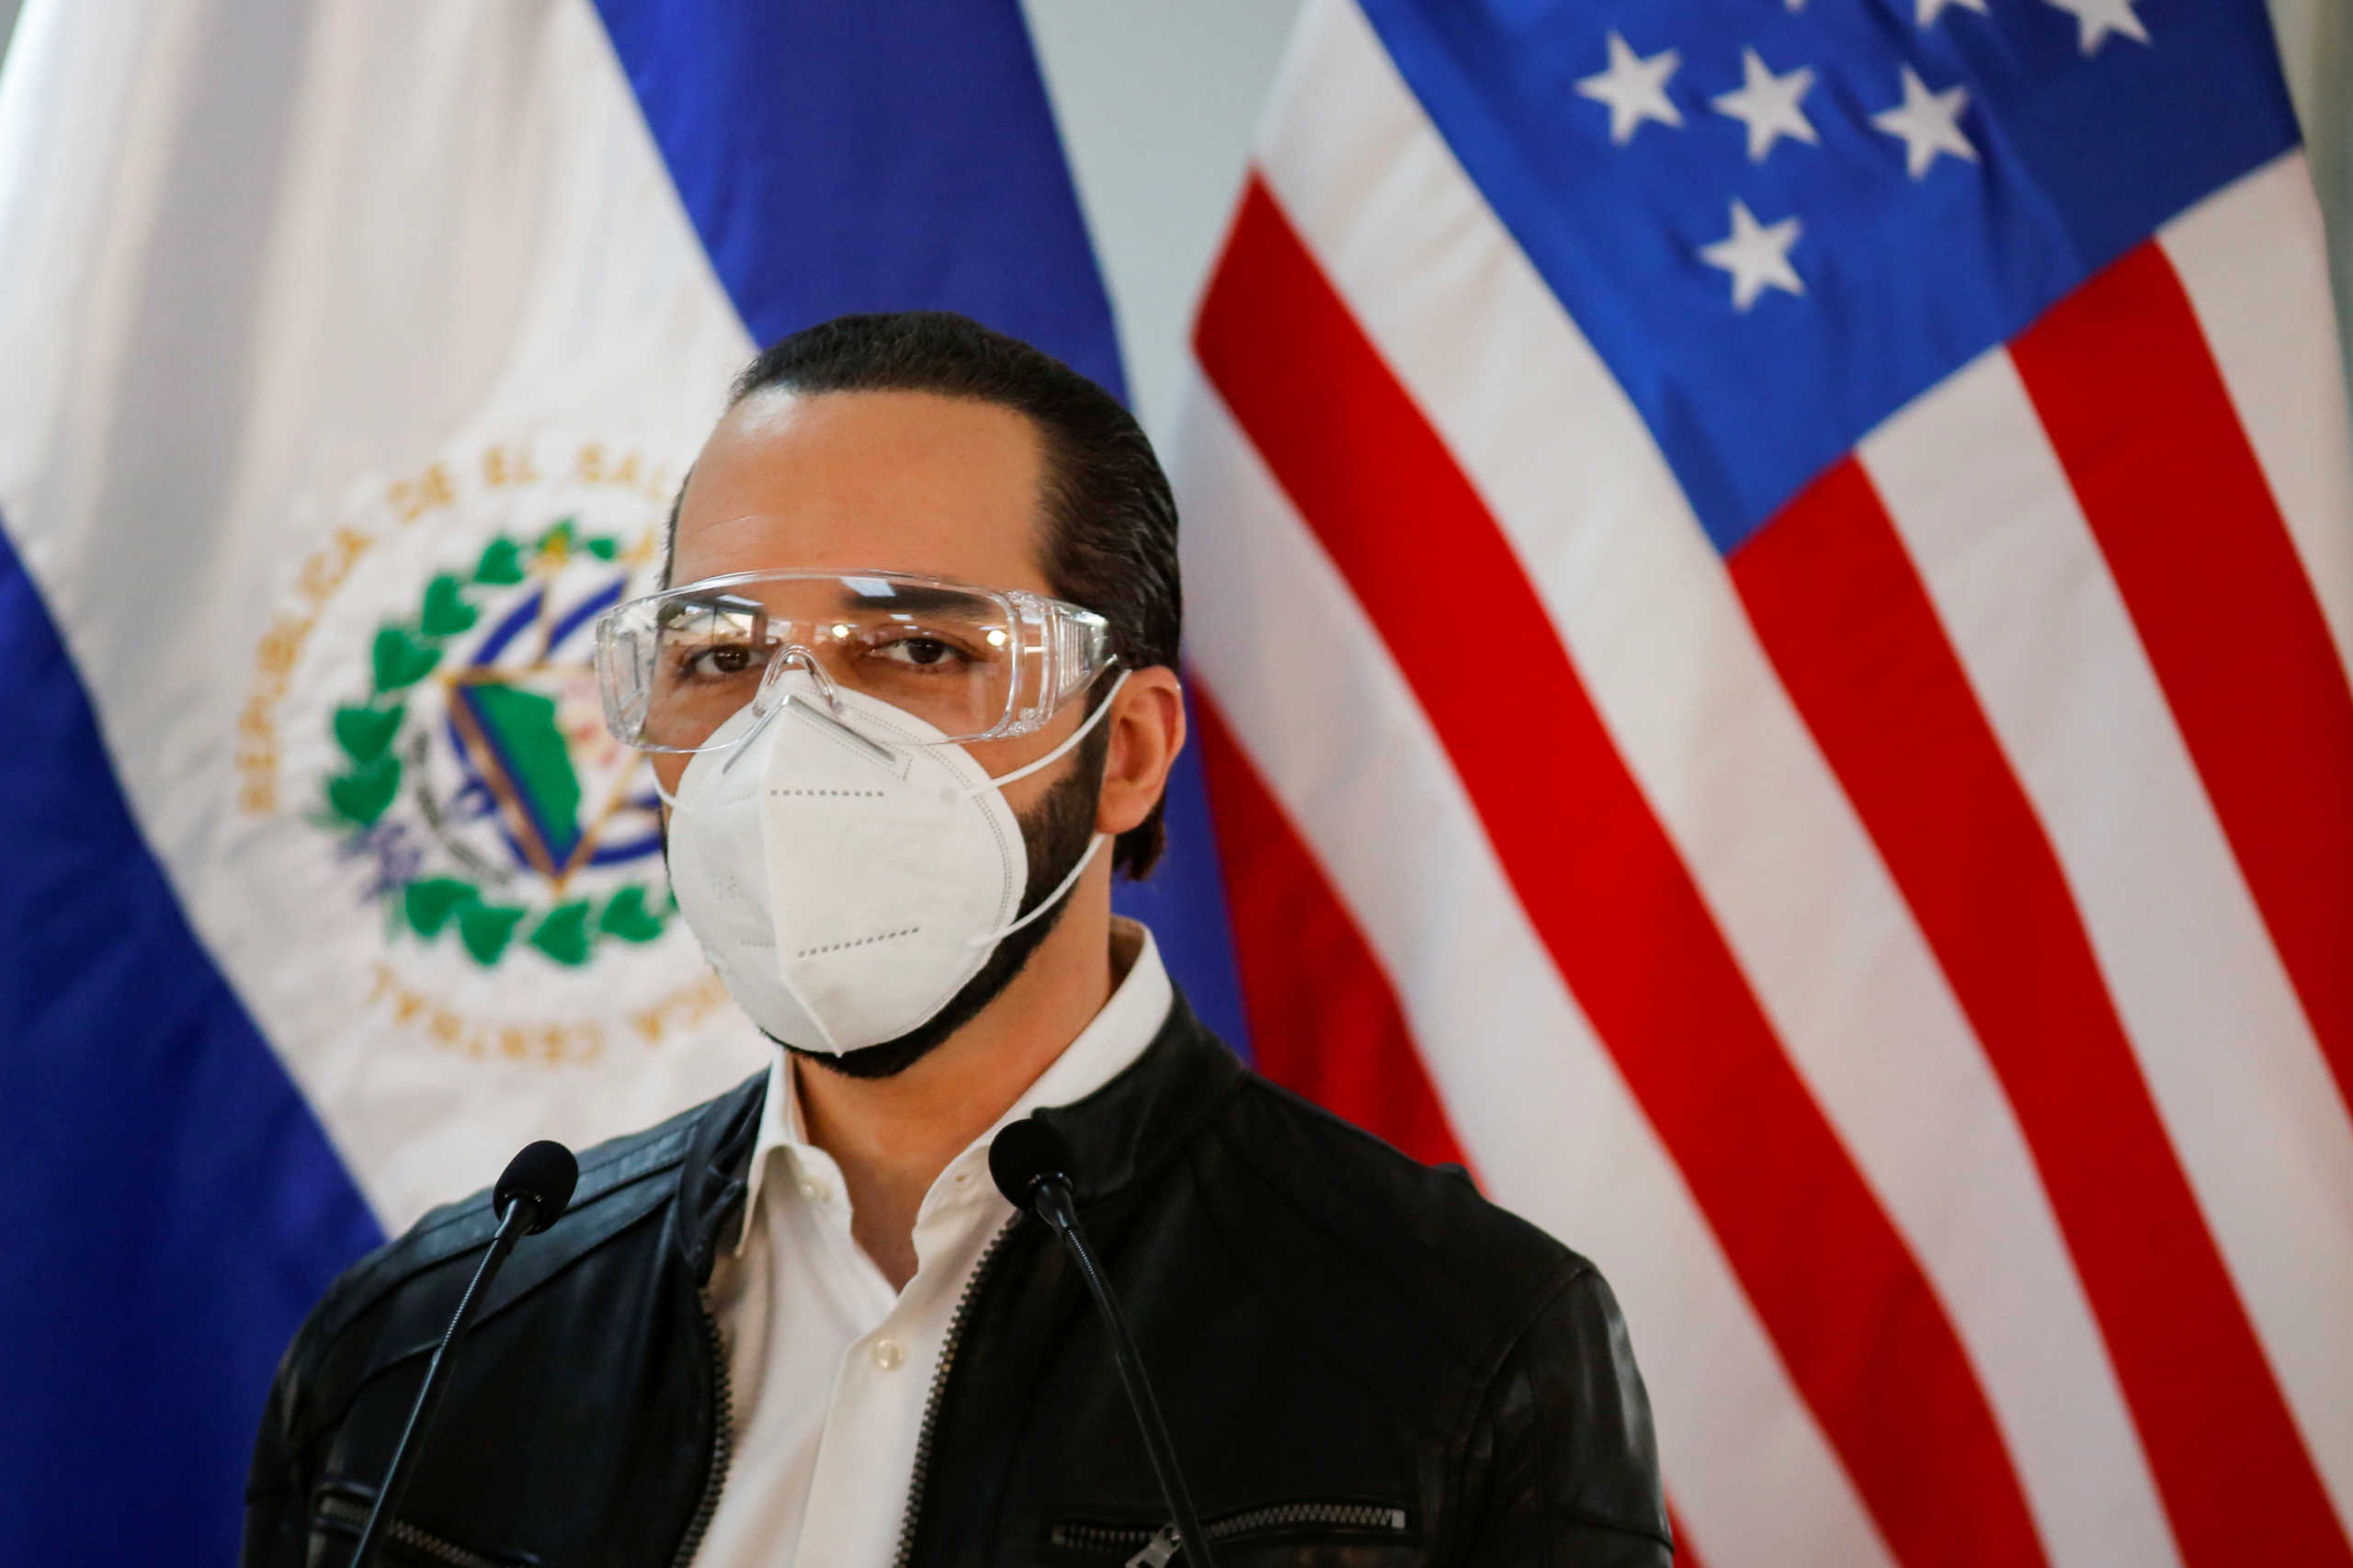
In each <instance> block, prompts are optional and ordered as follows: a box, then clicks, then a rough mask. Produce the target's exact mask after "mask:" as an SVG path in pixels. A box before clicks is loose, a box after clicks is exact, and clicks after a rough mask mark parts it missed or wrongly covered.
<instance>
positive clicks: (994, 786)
mask: <svg viewBox="0 0 2353 1568" xmlns="http://www.w3.org/2000/svg"><path fill="white" fill-rule="evenodd" d="M1128 673H1129V672H1127V671H1126V670H1121V671H1120V676H1119V678H1118V679H1117V680H1114V681H1113V682H1112V683H1111V689H1110V690H1108V691H1107V692H1105V693H1104V694H1103V700H1102V701H1100V702H1098V703H1097V704H1096V705H1095V711H1094V712H1092V713H1089V714H1088V715H1087V716H1086V722H1085V723H1084V724H1081V725H1080V726H1079V727H1078V728H1077V729H1075V730H1073V731H1072V732H1071V733H1069V734H1068V735H1067V736H1065V737H1064V738H1063V744H1060V745H1058V746H1056V747H1055V748H1054V749H1053V750H1051V751H1050V752H1048V753H1047V754H1046V755H1045V756H1041V757H1040V758H1039V759H1038V760H1037V761H1035V762H1028V763H1024V764H1022V765H1021V766H1020V767H1017V768H1015V769H1014V770H1013V771H1012V772H1010V773H1000V774H998V775H997V776H996V777H995V778H991V779H987V780H985V781H983V783H981V784H979V785H977V786H976V787H974V788H972V789H971V790H966V791H964V792H965V793H966V794H968V795H977V794H979V793H980V792H981V791H982V790H1001V789H1003V788H1004V787H1005V786H1006V785H1007V784H1010V783H1012V782H1013V781H1014V780H1015V779H1017V778H1029V776H1030V775H1031V774H1033V773H1035V772H1037V771H1038V770H1039V769H1040V768H1041V767H1052V766H1053V765H1054V764H1055V763H1057V762H1060V761H1061V760H1062V759H1063V756H1066V755H1068V753H1069V752H1070V749H1071V748H1072V747H1073V746H1075V745H1076V744H1078V743H1079V742H1081V741H1083V740H1085V739H1086V733H1087V732H1088V731H1089V730H1092V729H1093V728H1095V726H1096V725H1097V724H1099V723H1101V722H1103V715H1105V714H1106V713H1108V712H1109V711H1111V699H1113V698H1115V697H1117V696H1119V695H1120V687H1123V686H1125V685H1127V684H1128Z"/></svg>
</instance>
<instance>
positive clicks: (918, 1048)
mask: <svg viewBox="0 0 2353 1568" xmlns="http://www.w3.org/2000/svg"><path fill="white" fill-rule="evenodd" d="M1110 742H1111V733H1110V731H1109V730H1108V728H1102V729H1097V731H1096V732H1095V733H1093V734H1091V735H1089V736H1087V738H1086V740H1084V741H1082V742H1080V743H1079V746H1078V750H1077V751H1076V752H1075V753H1074V754H1073V756H1072V759H1071V760H1072V763H1073V766H1072V767H1071V770H1070V772H1069V773H1068V774H1067V775H1066V776H1064V777H1063V778H1058V779H1056V780H1055V781H1054V783H1053V786H1052V787H1051V789H1049V790H1047V791H1046V792H1045V794H1044V795H1043V796H1042V797H1040V799H1039V801H1038V803H1037V804H1036V805H1034V806H1032V807H1030V808H1029V811H1027V812H1017V813H1016V815H1015V817H1014V821H1015V822H1017V823H1018V824H1020V827H1021V845H1022V848H1023V850H1024V852H1025V854H1026V855H1027V858H1028V859H1029V880H1028V881H1027V882H1026V883H1025V884H1024V887H1023V892H1022V894H1021V904H1020V907H1019V908H1018V910H1017V912H1016V914H1017V917H1018V916H1020V915H1028V914H1029V912H1030V911H1032V910H1034V909H1036V908H1037V907H1038V906H1039V904H1040V903H1043V902H1045V900H1046V899H1047V898H1048V897H1050V896H1051V894H1052V893H1053V892H1054V890H1055V889H1056V888H1059V887H1061V886H1062V885H1063V878H1064V877H1067V876H1069V875H1070V874H1071V870H1072V869H1073V868H1074V867H1075V866H1076V865H1077V864H1078V863H1079V861H1080V860H1081V859H1082V858H1085V856H1086V849H1087V846H1088V845H1090V844H1092V843H1093V842H1094V841H1095V810H1096V803H1097V801H1098V800H1099V798H1100V797H1101V795H1102V793H1103V764H1104V759H1105V758H1106V757H1107V756H1108V755H1109V753H1110V749H1111V745H1110ZM1069 907H1070V895H1069V894H1068V893H1064V894H1063V897H1062V898H1061V899H1060V900H1059V901H1058V902H1057V903H1055V904H1054V906H1053V907H1052V908H1051V909H1050V910H1048V911H1046V913H1045V914H1043V915H1039V916H1038V918H1037V919H1035V920H1032V921H1030V922H1029V925H1027V926H1023V927H1021V929H1020V930H1018V931H1016V932H1015V933H1013V935H1011V936H1010V937H1006V938H1005V939H1004V940H1003V941H1001V942H999V943H998V944H997V945H996V951H995V952H993V953H991V954H990V955H989V956H988V961H987V962H985V963H983V964H982V965H981V967H980V971H979V972H978V973H976V974H974V975H973V976H972V979H970V980H968V981H966V982H965V983H964V985H963V988H962V989H961V990H960V991H958V992H957V993H956V994H955V995H953V996H951V997H949V999H948V1006H945V1007H942V1008H941V1009H940V1010H939V1011H938V1013H937V1014H935V1015H934V1016H933V1017H931V1019H930V1020H929V1021H928V1022H926V1023H922V1024H918V1025H916V1026H915V1028H912V1029H909V1030H908V1031H907V1032H906V1033H904V1034H903V1035H900V1036H899V1037H898V1038H897V1039H895V1040H883V1041H881V1043H879V1044H876V1045H869V1046H862V1047H860V1048H859V1049H858V1050H856V1051H843V1052H842V1053H841V1054H839V1055H837V1056H836V1055H830V1054H828V1053H826V1052H824V1051H804V1050H802V1049H801V1047H800V1046H797V1045H788V1044H786V1043H785V1042H784V1041H783V1040H777V1043H778V1044H779V1045H782V1046H784V1049H785V1050H787V1051H790V1052H791V1053H792V1054H793V1055H795V1056H797V1057H799V1058H800V1059H801V1061H803V1062H810V1063H812V1064H813V1065H815V1066H818V1067H822V1068H824V1070H825V1071H827V1072H828V1073H839V1074H842V1076H844V1077H846V1078H888V1077H892V1076H893V1075H895V1074H900V1073H904V1072H905V1071H906V1070H907V1069H908V1068H910V1067H912V1066H914V1065H915V1063H916V1062H920V1061H922V1060H923V1059H924V1058H925V1057H926V1056H928V1055H930V1054H931V1053H932V1052H933V1051H936V1050H938V1048H939V1046H940V1045H941V1043H942V1042H944V1041H945V1040H947V1039H948V1037H949V1036H950V1035H952V1034H954V1033H955V1032H956V1031H957V1030H958V1029H961V1028H963V1027H964V1026H965V1025H966V1024H969V1023H971V1022H972V1020H973V1019H974V1018H976V1017H979V1016H980V1014H981V1012H982V1010H983V1008H985V1007H987V1006H988V1005H989V1004H990V1003H992V1002H994V1001H995V1000H996V999H997V997H998V996H1000V995H1001V994H1004V991H1005V988H1006V986H1008V985H1010V984H1012V983H1013V980H1014V977H1015V976H1016V975H1018V974H1019V973H1020V972H1021V971H1022V968H1023V966H1024V965H1026V964H1028V963H1029V955H1030V954H1032V953H1034V952H1036V951H1037V950H1038V949H1039V947H1040V945H1041V944H1043V943H1044V941H1045V940H1046V938H1047V937H1051V936H1052V935H1053V933H1054V927H1055V926H1058V925H1060V924H1061V923H1062V917H1063V910H1065V909H1067V908H1069ZM768 1038H769V1039H771V1040H775V1039H776V1037H775V1036H773V1035H770V1036H769V1037H768Z"/></svg>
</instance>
